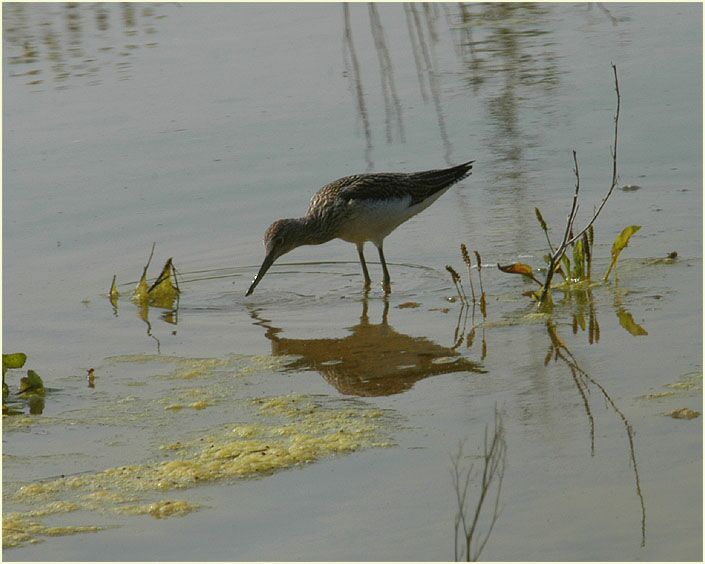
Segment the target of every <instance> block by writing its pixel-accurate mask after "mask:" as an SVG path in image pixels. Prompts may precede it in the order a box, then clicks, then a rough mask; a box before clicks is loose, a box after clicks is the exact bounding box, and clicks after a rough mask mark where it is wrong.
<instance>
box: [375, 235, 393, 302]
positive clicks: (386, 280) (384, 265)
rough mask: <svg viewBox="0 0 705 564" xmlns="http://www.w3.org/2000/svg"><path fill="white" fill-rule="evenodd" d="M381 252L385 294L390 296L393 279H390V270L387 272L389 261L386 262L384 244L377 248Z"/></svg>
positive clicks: (380, 258)
mask: <svg viewBox="0 0 705 564" xmlns="http://www.w3.org/2000/svg"><path fill="white" fill-rule="evenodd" d="M377 250H378V251H379V260H380V262H381V263H382V272H383V273H384V278H383V279H382V288H384V292H385V293H386V294H388V293H389V292H391V290H392V279H391V278H390V277H389V270H387V261H386V260H384V251H383V250H382V244H381V243H380V245H379V247H377Z"/></svg>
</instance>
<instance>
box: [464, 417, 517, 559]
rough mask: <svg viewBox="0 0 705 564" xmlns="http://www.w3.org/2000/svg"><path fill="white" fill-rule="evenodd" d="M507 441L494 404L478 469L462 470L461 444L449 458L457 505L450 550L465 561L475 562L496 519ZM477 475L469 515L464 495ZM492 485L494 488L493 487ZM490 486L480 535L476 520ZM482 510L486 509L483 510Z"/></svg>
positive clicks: (486, 428)
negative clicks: (486, 521) (489, 503)
mask: <svg viewBox="0 0 705 564" xmlns="http://www.w3.org/2000/svg"><path fill="white" fill-rule="evenodd" d="M506 454H507V443H506V442H505V439H504V425H503V423H502V416H501V413H500V412H499V410H498V409H497V406H495V414H494V428H493V429H492V437H491V438H490V437H489V429H488V427H487V426H486V427H485V438H484V451H483V454H482V457H481V459H482V470H481V471H479V472H474V465H470V468H468V469H467V470H463V469H462V468H461V461H462V457H463V445H462V444H461V445H460V446H459V447H458V452H457V454H456V455H455V457H453V458H452V469H451V476H452V479H453V488H454V489H455V494H456V501H457V504H458V509H457V513H456V515H455V523H454V525H455V526H454V533H455V534H454V538H455V545H454V552H455V560H456V561H460V560H464V561H467V562H474V561H476V560H477V559H478V558H479V557H480V555H481V554H482V551H483V549H484V548H485V545H486V544H487V541H488V540H489V538H490V535H491V534H492V529H493V528H494V526H495V524H496V522H497V519H498V518H499V513H500V511H499V500H500V496H501V493H502V482H503V481H504V470H505V466H506V462H505V460H506ZM478 477H480V480H479V493H478V496H477V501H476V503H475V508H474V511H473V513H472V514H470V513H469V511H470V508H469V507H468V494H469V490H470V485H471V483H472V482H473V481H474V480H475V479H477V478H478ZM493 486H494V487H493ZM493 489H494V503H493V504H492V506H491V508H492V513H491V514H490V515H489V517H488V518H487V519H489V524H488V525H487V530H486V532H485V533H484V535H482V534H480V532H479V531H480V529H479V527H478V526H479V523H480V518H481V516H482V515H483V508H484V507H486V505H485V502H487V501H488V500H489V499H490V498H491V497H492V494H491V491H492V490H493ZM485 513H486V512H485Z"/></svg>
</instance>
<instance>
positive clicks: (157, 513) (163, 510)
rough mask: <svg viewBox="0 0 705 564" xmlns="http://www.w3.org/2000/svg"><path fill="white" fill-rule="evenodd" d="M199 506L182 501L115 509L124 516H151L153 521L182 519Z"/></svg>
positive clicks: (157, 502) (158, 502)
mask: <svg viewBox="0 0 705 564" xmlns="http://www.w3.org/2000/svg"><path fill="white" fill-rule="evenodd" d="M199 507H200V506H199V505H197V504H195V503H189V502H188V501H183V500H171V499H167V500H163V501H155V502H154V503H149V504H147V505H129V506H122V507H119V508H117V509H116V512H118V513H124V514H125V515H151V516H152V517H154V518H155V519H165V518H167V517H183V516H184V515H187V514H189V513H191V512H192V511H196V510H197V509H198V508H199Z"/></svg>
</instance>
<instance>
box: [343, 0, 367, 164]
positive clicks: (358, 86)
mask: <svg viewBox="0 0 705 564" xmlns="http://www.w3.org/2000/svg"><path fill="white" fill-rule="evenodd" d="M343 29H344V34H343V36H344V38H345V40H344V43H343V46H344V56H345V66H346V68H347V69H350V67H352V68H351V70H352V73H351V72H349V71H348V73H347V74H348V76H349V77H350V80H351V82H352V86H353V92H354V93H355V102H356V105H357V110H358V115H359V116H360V118H361V120H362V129H363V131H364V133H365V160H366V161H367V169H368V170H372V168H373V164H372V160H371V156H370V153H371V151H372V133H371V131H370V121H369V118H368V116H367V106H366V105H365V92H364V90H363V88H362V76H361V74H360V63H359V62H358V60H357V53H356V52H355V44H354V43H353V36H352V27H351V25H350V7H349V6H348V4H347V2H346V3H344V4H343ZM348 57H349V58H350V59H349V62H350V64H348Z"/></svg>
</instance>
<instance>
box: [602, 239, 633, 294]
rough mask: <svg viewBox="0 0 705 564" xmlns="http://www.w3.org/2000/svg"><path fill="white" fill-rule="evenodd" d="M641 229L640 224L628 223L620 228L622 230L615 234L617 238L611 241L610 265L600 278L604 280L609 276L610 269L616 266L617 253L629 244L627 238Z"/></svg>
mask: <svg viewBox="0 0 705 564" xmlns="http://www.w3.org/2000/svg"><path fill="white" fill-rule="evenodd" d="M639 229H641V225H630V226H629V227H625V228H624V229H622V232H621V233H620V234H619V235H617V238H616V239H615V240H614V243H612V262H610V267H609V268H608V269H607V272H605V275H604V276H603V277H602V279H603V280H604V281H605V282H606V281H607V279H608V278H609V276H610V272H612V269H613V268H614V267H615V266H617V260H618V259H619V254H620V253H621V252H622V251H623V250H624V248H625V247H626V246H627V245H628V244H629V239H630V238H631V236H632V235H634V233H636V232H637V231H639Z"/></svg>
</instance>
